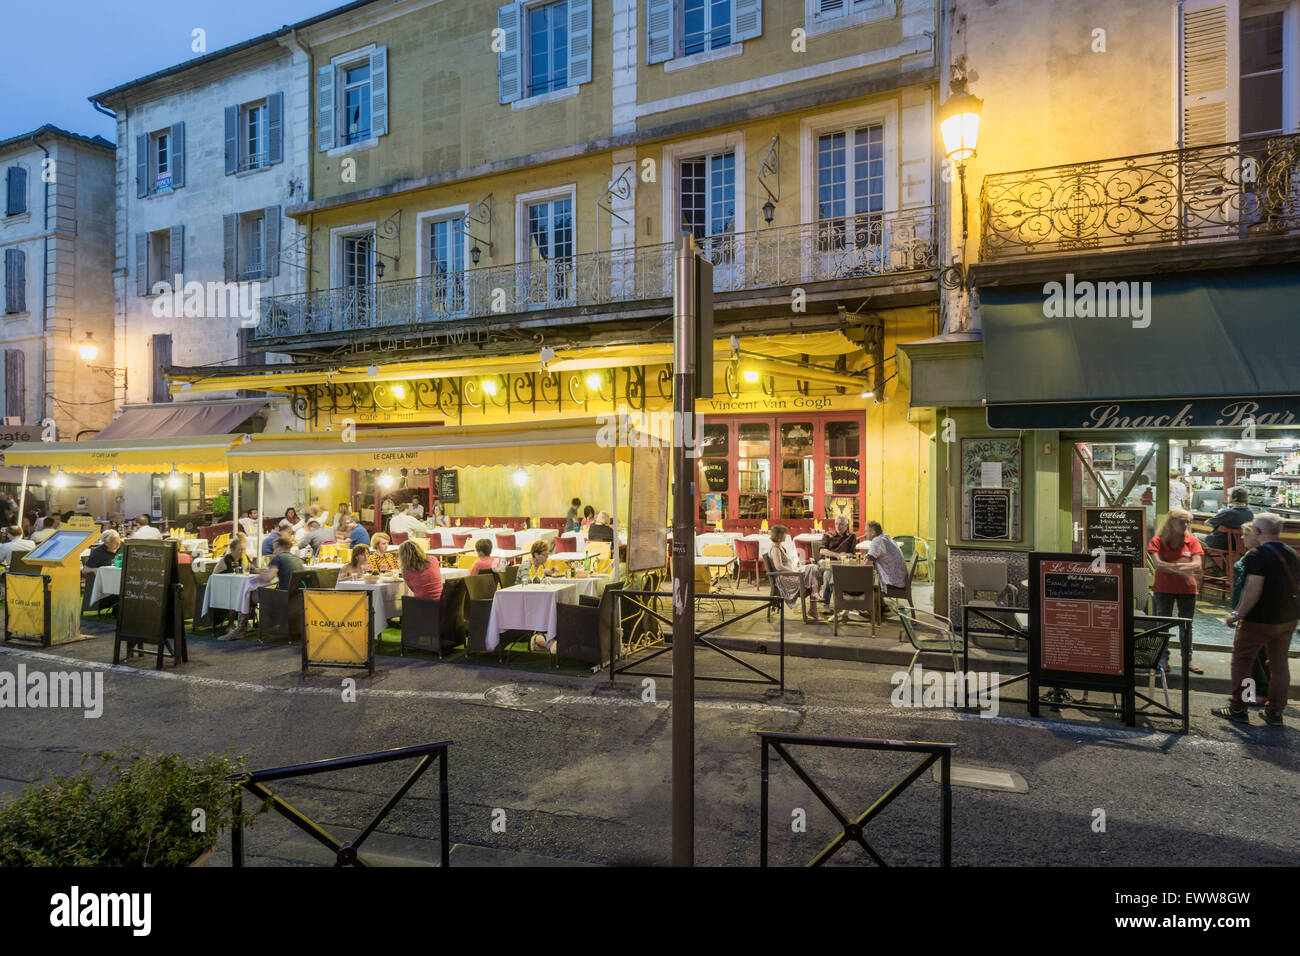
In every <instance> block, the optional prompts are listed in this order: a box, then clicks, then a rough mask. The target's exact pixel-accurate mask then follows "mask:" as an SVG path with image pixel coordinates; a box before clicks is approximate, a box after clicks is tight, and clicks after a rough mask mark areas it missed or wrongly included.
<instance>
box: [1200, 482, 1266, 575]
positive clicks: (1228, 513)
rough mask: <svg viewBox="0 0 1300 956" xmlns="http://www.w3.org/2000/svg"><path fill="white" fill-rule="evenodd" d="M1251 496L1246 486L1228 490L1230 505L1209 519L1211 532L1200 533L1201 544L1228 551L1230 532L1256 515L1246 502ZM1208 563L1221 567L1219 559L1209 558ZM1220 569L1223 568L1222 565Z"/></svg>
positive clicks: (1237, 529)
mask: <svg viewBox="0 0 1300 956" xmlns="http://www.w3.org/2000/svg"><path fill="white" fill-rule="evenodd" d="M1248 500H1249V497H1248V496H1247V494H1246V489H1245V488H1232V489H1230V490H1229V491H1228V506H1227V507H1226V508H1224V509H1222V510H1221V511H1220V512H1219V513H1218V514H1217V515H1215V516H1214V517H1213V518H1211V519H1210V520H1209V525H1210V532H1209V534H1198V535H1197V536H1196V537H1197V538H1199V539H1200V541H1201V544H1202V545H1203V546H1205V547H1207V548H1218V549H1219V550H1220V551H1226V550H1227V548H1228V534H1227V533H1228V532H1229V531H1240V530H1241V527H1242V525H1244V524H1246V523H1247V522H1248V521H1250V519H1252V518H1253V517H1255V512H1253V511H1251V510H1250V507H1249V506H1248V505H1247V504H1246V502H1247V501H1248ZM1207 563H1209V564H1213V565H1214V566H1215V567H1219V563H1218V562H1217V561H1213V560H1212V559H1211V560H1207ZM1219 570H1220V571H1222V570H1223V569H1222V568H1221V567H1220V568H1219Z"/></svg>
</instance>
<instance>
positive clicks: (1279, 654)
mask: <svg viewBox="0 0 1300 956" xmlns="http://www.w3.org/2000/svg"><path fill="white" fill-rule="evenodd" d="M1254 528H1255V535H1256V537H1258V538H1259V541H1260V543H1259V546H1258V547H1256V548H1253V549H1251V551H1250V552H1249V553H1248V554H1247V555H1246V556H1245V557H1244V558H1242V559H1241V566H1242V570H1243V573H1244V574H1245V575H1246V583H1245V585H1244V586H1243V587H1242V589H1241V596H1240V597H1239V598H1238V599H1237V606H1236V608H1235V609H1234V610H1233V612H1232V614H1230V615H1229V616H1228V624H1230V625H1234V626H1235V627H1236V628H1237V634H1236V637H1235V638H1233V641H1232V679H1231V687H1232V697H1231V699H1230V700H1229V702H1228V706H1227V707H1220V708H1217V709H1216V710H1215V711H1214V714H1215V716H1218V717H1224V718H1227V719H1228V720H1232V721H1236V722H1237V723H1243V724H1244V723H1248V722H1249V717H1248V715H1247V712H1246V704H1248V703H1251V702H1252V700H1251V697H1253V696H1254V695H1251V697H1247V696H1246V695H1245V691H1246V690H1247V688H1248V687H1249V686H1250V685H1249V684H1248V683H1247V681H1248V679H1249V678H1250V671H1251V665H1252V664H1254V662H1255V658H1256V657H1258V656H1259V650H1260V648H1261V647H1262V648H1264V649H1265V651H1266V652H1267V654H1268V666H1269V682H1268V697H1267V699H1266V700H1265V702H1264V723H1266V724H1270V725H1271V726H1274V727H1281V726H1282V711H1284V710H1285V709H1286V700H1287V691H1288V689H1289V688H1290V686H1291V672H1290V668H1289V666H1288V664H1289V661H1288V659H1287V655H1288V653H1289V652H1290V649H1291V633H1292V632H1293V631H1294V630H1295V627H1296V622H1297V620H1300V555H1297V554H1296V553H1295V552H1294V551H1293V550H1291V548H1289V547H1287V546H1286V545H1285V544H1283V543H1282V540H1281V533H1282V519H1281V518H1279V517H1278V516H1277V515H1274V514H1262V515H1258V516H1257V517H1256V518H1255V520H1254Z"/></svg>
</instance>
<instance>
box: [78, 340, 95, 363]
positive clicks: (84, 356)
mask: <svg viewBox="0 0 1300 956" xmlns="http://www.w3.org/2000/svg"><path fill="white" fill-rule="evenodd" d="M77 354H78V355H80V356H81V360H82V361H83V362H85V363H87V364H89V363H91V362H93V361H95V359H97V358H98V357H99V345H97V344H96V342H95V336H94V334H93V333H91V332H87V333H86V337H85V338H84V339H82V340H81V344H80V345H78V346H77Z"/></svg>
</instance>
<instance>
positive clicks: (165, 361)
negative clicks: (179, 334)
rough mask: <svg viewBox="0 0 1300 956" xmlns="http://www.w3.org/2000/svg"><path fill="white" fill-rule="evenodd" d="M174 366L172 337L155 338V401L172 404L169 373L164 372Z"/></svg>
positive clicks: (162, 335) (165, 334)
mask: <svg viewBox="0 0 1300 956" xmlns="http://www.w3.org/2000/svg"><path fill="white" fill-rule="evenodd" d="M171 364H172V337H171V335H170V334H168V333H160V334H158V335H155V336H154V337H153V400H154V402H155V403H157V402H170V401H171V400H172V393H171V392H170V391H169V390H168V388H167V373H166V372H164V371H163V369H165V368H166V367H167V366H169V365H171Z"/></svg>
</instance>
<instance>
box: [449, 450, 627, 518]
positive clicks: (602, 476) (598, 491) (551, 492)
mask: <svg viewBox="0 0 1300 956" xmlns="http://www.w3.org/2000/svg"><path fill="white" fill-rule="evenodd" d="M628 469H629V466H628V464H627V463H626V462H619V464H618V485H619V500H618V520H619V524H626V523H627V514H628V510H627V509H628V498H627V485H628V477H629V474H630V472H629V470H628ZM520 471H522V472H523V473H524V475H525V476H526V479H527V480H526V481H525V482H524V483H523V484H522V485H520V484H517V483H516V481H515V475H516V474H517V473H519V472H520ZM610 483H611V474H610V466H609V465H608V464H604V465H597V464H589V465H530V466H525V467H524V468H512V467H509V466H492V467H486V468H462V469H460V474H459V485H460V504H457V505H448V506H447V509H446V510H447V515H448V516H449V517H451V518H452V519H454V518H455V516H456V515H474V516H482V517H493V516H498V515H500V516H519V515H527V516H528V517H530V518H539V517H541V518H562V517H564V515H565V513H566V512H568V510H569V502H570V501H571V500H572V499H574V498H581V499H582V503H583V504H584V505H591V506H592V507H593V508H595V509H596V511H598V512H599V511H609V512H611V513H612V512H613V496H612V494H611V491H610Z"/></svg>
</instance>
